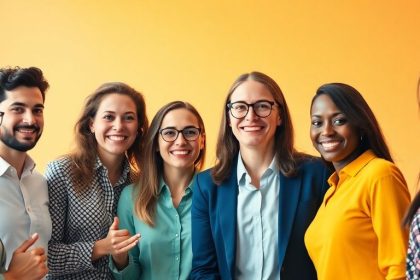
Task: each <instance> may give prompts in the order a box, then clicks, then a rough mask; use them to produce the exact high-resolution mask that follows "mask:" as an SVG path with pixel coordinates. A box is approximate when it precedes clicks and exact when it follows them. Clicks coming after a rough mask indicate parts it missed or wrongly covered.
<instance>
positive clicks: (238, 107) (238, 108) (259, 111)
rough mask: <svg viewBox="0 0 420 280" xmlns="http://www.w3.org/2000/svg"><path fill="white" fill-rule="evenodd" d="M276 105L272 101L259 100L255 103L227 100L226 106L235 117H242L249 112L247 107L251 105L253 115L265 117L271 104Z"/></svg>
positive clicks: (269, 112)
mask: <svg viewBox="0 0 420 280" xmlns="http://www.w3.org/2000/svg"><path fill="white" fill-rule="evenodd" d="M275 105H277V104H276V103H275V102H273V101H268V100H260V101H257V102H255V103H246V102H244V101H237V102H232V103H231V102H229V103H228V104H227V107H228V108H229V110H230V114H231V115H232V117H234V118H236V119H243V118H245V117H246V115H247V114H248V112H249V107H252V109H253V110H254V113H255V115H257V116H258V117H260V118H266V117H268V116H269V115H270V114H271V111H272V110H273V106H275Z"/></svg>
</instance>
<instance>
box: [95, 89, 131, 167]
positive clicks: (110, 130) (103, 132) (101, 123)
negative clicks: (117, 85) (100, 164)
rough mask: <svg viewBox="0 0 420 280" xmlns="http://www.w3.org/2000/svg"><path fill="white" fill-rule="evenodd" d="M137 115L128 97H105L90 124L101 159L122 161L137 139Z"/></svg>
mask: <svg viewBox="0 0 420 280" xmlns="http://www.w3.org/2000/svg"><path fill="white" fill-rule="evenodd" d="M137 129H138V122H137V113H136V105H135V103H134V101H133V100H132V99H131V98H130V97H129V96H127V95H123V94H116V93H111V94H108V95H106V96H104V97H103V99H102V101H101V103H100V105H99V107H98V111H97V112H96V115H95V117H94V119H93V120H92V122H91V124H90V130H91V132H92V133H94V134H95V139H96V141H97V143H98V153H99V157H100V158H101V159H104V158H107V159H110V160H113V159H120V158H121V157H123V156H124V154H125V152H126V151H127V150H128V149H129V148H130V147H131V145H132V144H133V143H134V140H135V139H136V137H137Z"/></svg>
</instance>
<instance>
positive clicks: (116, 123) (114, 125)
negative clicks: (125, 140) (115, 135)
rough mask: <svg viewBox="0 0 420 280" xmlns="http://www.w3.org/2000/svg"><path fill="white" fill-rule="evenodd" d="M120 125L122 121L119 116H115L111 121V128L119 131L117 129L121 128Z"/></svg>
mask: <svg viewBox="0 0 420 280" xmlns="http://www.w3.org/2000/svg"><path fill="white" fill-rule="evenodd" d="M122 126H123V123H122V120H121V118H115V120H114V121H113V122H112V129H113V130H117V131H119V130H121V128H122Z"/></svg>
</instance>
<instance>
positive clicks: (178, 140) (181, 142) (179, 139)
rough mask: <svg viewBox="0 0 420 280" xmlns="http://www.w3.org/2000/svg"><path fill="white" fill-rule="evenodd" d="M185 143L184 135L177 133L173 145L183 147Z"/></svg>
mask: <svg viewBox="0 0 420 280" xmlns="http://www.w3.org/2000/svg"><path fill="white" fill-rule="evenodd" d="M186 143H187V140H185V137H184V134H182V132H179V133H178V137H177V138H176V139H175V145H180V146H181V145H184V144H186Z"/></svg>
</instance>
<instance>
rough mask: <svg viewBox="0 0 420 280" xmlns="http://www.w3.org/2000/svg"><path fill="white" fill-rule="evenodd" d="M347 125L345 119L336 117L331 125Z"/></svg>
mask: <svg viewBox="0 0 420 280" xmlns="http://www.w3.org/2000/svg"><path fill="white" fill-rule="evenodd" d="M346 123H347V119H346V118H345V117H338V118H335V119H334V120H333V124H334V125H336V126H341V125H344V124H346Z"/></svg>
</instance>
